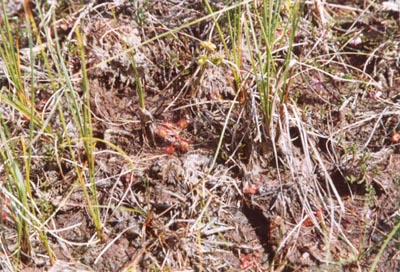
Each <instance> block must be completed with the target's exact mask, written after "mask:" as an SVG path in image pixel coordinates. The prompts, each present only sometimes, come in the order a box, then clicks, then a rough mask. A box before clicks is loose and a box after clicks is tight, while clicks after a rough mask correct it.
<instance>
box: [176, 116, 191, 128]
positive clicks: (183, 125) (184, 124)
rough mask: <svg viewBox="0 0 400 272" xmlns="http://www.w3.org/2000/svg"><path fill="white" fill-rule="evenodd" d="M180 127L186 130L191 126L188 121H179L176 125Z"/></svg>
mask: <svg viewBox="0 0 400 272" xmlns="http://www.w3.org/2000/svg"><path fill="white" fill-rule="evenodd" d="M176 124H177V125H178V127H180V128H181V129H186V128H187V127H188V126H189V121H188V120H187V119H184V118H182V119H179V121H178V122H177V123H176Z"/></svg>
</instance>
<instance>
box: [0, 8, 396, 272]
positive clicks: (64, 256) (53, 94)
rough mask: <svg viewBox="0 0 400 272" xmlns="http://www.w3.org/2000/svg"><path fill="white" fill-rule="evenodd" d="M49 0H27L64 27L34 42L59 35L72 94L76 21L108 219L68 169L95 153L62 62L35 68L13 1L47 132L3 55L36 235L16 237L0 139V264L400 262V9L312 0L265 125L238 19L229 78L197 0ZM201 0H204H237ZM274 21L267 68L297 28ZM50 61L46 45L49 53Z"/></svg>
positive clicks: (77, 62)
mask: <svg viewBox="0 0 400 272" xmlns="http://www.w3.org/2000/svg"><path fill="white" fill-rule="evenodd" d="M26 2H29V1H26ZM39 2H40V1H39ZM48 2H49V4H45V3H40V4H39V3H36V4H35V3H31V5H30V9H31V10H32V12H33V13H34V15H37V14H39V13H40V12H46V11H49V10H51V9H53V8H54V9H55V10H56V12H55V16H56V18H55V21H54V22H55V30H54V31H55V32H57V36H56V37H55V36H47V38H49V37H51V38H52V39H53V40H44V43H43V44H44V46H43V47H44V52H46V54H52V50H51V48H52V47H53V46H55V45H53V43H54V44H55V43H59V44H60V45H61V53H62V57H63V58H64V60H65V63H66V64H67V65H68V67H67V69H68V72H69V74H70V75H71V82H72V85H71V87H73V89H74V92H75V95H76V96H77V97H78V98H77V99H76V100H74V101H78V103H80V105H81V106H82V105H84V103H85V98H84V97H85V91H84V88H83V87H82V84H83V83H82V78H84V74H83V73H82V67H83V65H82V58H81V57H80V55H79V54H80V53H79V49H78V47H79V41H78V40H77V32H76V29H77V28H78V29H80V34H81V36H82V41H83V45H84V51H85V59H86V63H85V65H84V66H85V67H86V69H87V77H88V90H89V94H90V97H89V100H88V101H89V104H90V111H91V128H92V133H93V138H94V139H98V140H96V141H93V143H95V144H93V145H94V158H95V169H94V170H95V171H94V180H95V186H96V188H97V190H96V194H97V199H98V204H96V205H97V206H96V205H95V207H97V208H99V210H100V220H101V225H102V227H103V234H102V235H103V237H99V232H96V226H95V225H94V223H93V216H92V214H91V211H90V210H89V208H90V207H88V204H87V200H86V198H85V192H84V190H83V189H82V187H81V186H79V183H78V180H79V178H80V177H79V175H80V174H77V173H81V174H82V175H83V178H84V180H86V181H88V180H89V170H88V169H89V166H88V164H89V163H90V159H88V157H89V155H88V154H87V152H86V150H87V149H85V147H84V145H83V142H84V141H85V140H82V139H81V140H80V137H81V136H80V134H79V131H78V129H77V128H76V124H75V123H74V122H73V116H74V115H73V113H71V112H70V109H71V108H70V107H69V105H68V103H70V100H68V99H64V96H66V95H67V93H68V91H67V89H68V86H67V84H66V83H65V81H64V79H63V78H62V77H61V76H60V74H59V73H58V74H57V73H55V75H56V78H55V79H54V81H53V83H54V82H56V84H55V85H54V84H53V86H52V85H51V84H52V81H51V80H50V79H49V74H48V73H47V72H46V70H45V69H43V66H44V62H43V59H41V57H40V55H39V52H40V48H35V50H34V52H37V55H35V56H34V57H35V61H34V62H35V67H34V68H35V69H37V72H36V73H35V78H34V83H32V82H31V78H30V76H29V71H30V68H31V67H30V63H29V58H30V57H31V56H30V55H29V54H30V50H29V44H28V40H27V35H28V34H27V33H18V30H17V26H18V24H23V22H24V21H23V20H24V14H25V13H24V11H23V9H22V7H21V8H20V9H18V7H13V10H12V11H9V12H10V14H9V17H10V21H11V22H12V23H13V25H12V27H14V29H13V31H14V32H15V33H16V34H17V36H19V54H20V56H21V66H22V68H23V69H22V71H23V72H24V73H26V74H24V77H23V78H24V83H25V87H26V89H27V90H28V91H27V94H29V88H33V89H34V92H35V97H34V101H33V102H34V103H33V104H34V105H32V106H34V107H35V108H36V110H37V112H38V113H39V118H40V119H41V120H47V122H48V125H49V127H51V132H50V131H47V130H46V131H45V130H40V129H39V128H38V130H34V135H33V139H32V137H31V138H29V137H28V136H29V133H30V126H31V123H32V122H30V121H29V120H32V119H29V118H27V116H26V113H25V114H24V113H23V112H21V111H19V110H18V108H17V107H15V106H13V104H10V103H7V101H8V100H4V97H15V96H16V92H15V91H14V88H15V85H14V84H13V83H12V82H10V77H9V75H8V72H7V69H6V68H4V69H3V72H2V74H0V75H1V78H0V83H1V86H2V89H1V90H2V91H1V92H2V93H1V95H2V98H3V99H2V101H1V104H0V113H1V118H2V120H3V123H2V126H3V127H7V128H8V131H9V141H13V142H14V144H15V150H14V151H13V152H14V157H15V159H16V160H17V161H18V162H19V163H20V164H21V165H22V166H24V167H26V166H27V165H26V164H24V155H26V153H24V148H25V147H24V146H23V145H24V144H23V142H24V141H22V140H20V138H21V139H22V138H26V139H30V140H26V143H27V142H29V143H30V144H31V148H32V158H31V163H30V170H29V172H27V171H23V173H30V176H29V177H27V178H28V180H29V183H30V185H31V191H32V193H31V195H30V196H29V203H30V205H32V206H33V207H34V210H35V211H36V214H35V218H37V219H38V220H39V222H40V224H36V223H35V222H29V225H32V226H34V227H32V228H31V230H30V233H29V234H26V235H28V236H29V241H30V250H28V251H25V252H24V249H23V248H22V249H21V248H18V240H17V237H18V235H17V230H16V228H17V226H18V225H16V223H15V217H16V215H15V207H14V206H13V205H14V204H13V201H14V199H13V198H12V194H11V193H10V192H12V190H11V189H10V187H9V185H7V186H8V187H7V186H6V182H5V180H6V177H7V176H8V175H10V173H9V172H7V170H6V169H7V167H6V166H5V165H6V164H7V163H8V162H7V160H6V158H5V157H4V156H3V158H2V159H3V160H2V166H1V168H0V177H1V186H2V191H1V199H2V202H1V207H2V216H1V236H2V237H1V238H2V239H1V243H0V245H1V251H2V253H1V254H0V261H1V263H0V267H1V270H4V271H7V270H13V269H15V268H17V267H18V268H19V269H21V270H23V271H36V270H35V269H48V270H49V271H67V270H66V269H68V271H341V270H346V271H347V270H348V271H368V270H369V269H370V268H371V266H372V265H373V262H374V260H375V259H376V260H378V261H379V263H378V264H379V269H378V270H379V271H396V270H398V269H399V258H400V254H399V253H400V252H399V241H398V239H399V235H398V233H397V234H396V235H394V236H393V237H392V239H390V241H389V242H388V244H387V245H386V246H385V247H383V242H384V240H385V238H386V237H387V235H388V234H389V233H390V232H391V231H392V230H393V229H394V228H395V227H396V225H398V222H399V218H400V215H399V214H398V213H399V182H400V181H399V173H400V161H399V160H400V155H399V154H400V141H399V133H400V95H399V91H398V85H399V84H400V36H399V24H400V21H399V13H398V12H393V11H387V10H382V8H381V7H382V3H379V2H378V1H333V2H336V3H325V4H323V3H322V2H324V1H306V3H305V4H304V6H303V10H302V13H301V17H300V21H299V25H298V28H297V31H296V34H295V37H294V38H295V40H294V42H295V43H294V46H293V52H292V54H293V58H292V59H293V60H295V61H294V62H293V63H292V66H291V71H290V78H289V79H287V80H288V82H290V84H288V86H287V90H288V97H286V99H285V100H279V99H276V97H277V94H276V93H274V92H271V98H275V100H274V101H275V102H274V103H273V109H272V118H271V124H270V125H267V124H266V122H265V116H264V114H265V112H263V111H262V110H261V106H260V93H259V92H258V90H257V80H258V79H259V78H258V77H260V75H256V74H254V73H253V72H252V69H251V67H252V60H251V54H252V52H251V50H255V49H254V48H250V47H249V46H248V44H246V43H245V37H244V36H243V40H242V41H243V44H242V45H241V46H240V55H241V61H240V63H241V67H239V69H240V78H241V85H240V86H241V87H240V89H239V90H238V85H237V81H236V78H235V77H236V76H237V74H235V70H234V69H232V64H231V63H230V62H229V61H227V58H228V56H227V55H226V51H225V50H224V48H223V46H222V41H221V36H220V35H218V34H217V31H216V25H215V21H214V20H213V18H212V17H211V16H209V12H208V11H207V8H205V4H204V2H203V1H200V0H190V1H189V0H188V1H173V0H168V1H153V0H147V1H108V2H107V1H90V3H89V1H66V2H65V1H57V2H58V5H57V6H52V4H51V3H50V2H53V1H48ZM82 2H85V3H82ZM210 2H211V7H212V9H213V10H215V11H217V10H222V9H223V8H225V7H229V6H231V5H232V3H225V2H230V1H210ZM250 2H253V1H250ZM258 2H260V1H254V3H252V4H255V5H257V3H258ZM311 2H312V3H311ZM285 3H286V2H285ZM246 12H248V10H245V9H244V8H243V14H246ZM49 14H50V11H49ZM206 16H208V17H206ZM246 16H256V15H254V14H246ZM281 16H282V18H285V16H286V13H285V11H284V10H283V11H282V14H281ZM205 17H206V18H205ZM216 17H217V20H218V21H219V24H220V26H222V27H224V26H225V25H226V24H228V19H227V15H226V13H225V12H221V13H218V14H217V15H216ZM39 18H40V17H39V16H35V19H36V20H37V22H36V23H37V25H38V27H39V31H44V30H43V29H44V28H45V26H44V25H43V24H45V22H43V21H40V20H39ZM201 18H205V19H201ZM242 18H245V16H244V15H243V17H242ZM48 19H49V22H51V19H50V18H48ZM200 19H201V20H200ZM192 22H196V23H192ZM185 24H189V25H187V27H182V26H185ZM171 30H172V31H171ZM278 30H279V31H280V32H281V33H280V36H279V35H278V38H277V41H279V42H277V43H276V45H275V48H274V49H275V50H274V55H273V56H274V58H275V59H276V64H277V71H278V72H277V74H279V73H280V72H282V71H279V66H280V65H282V64H283V62H284V58H285V54H286V53H287V50H288V48H287V47H286V45H287V41H288V39H289V38H288V37H289V35H290V29H286V28H282V29H278ZM168 31H169V34H168V35H165V34H164V33H166V32H168ZM222 31H228V29H223V30H222ZM257 31H259V30H257ZM242 34H243V35H244V33H242ZM258 34H260V33H258ZM278 34H279V33H278ZM205 41H211V43H204V42H205ZM3 42H4V41H3ZM35 42H36V43H37V46H38V47H39V46H40V45H39V42H38V41H35ZM225 42H226V43H227V44H228V46H232V43H233V42H234V41H232V40H226V41H225ZM214 46H215V47H214ZM131 48H134V50H133V49H131ZM36 49H37V50H36ZM261 51H262V50H261ZM202 61H203V62H202ZM204 62H206V63H204ZM0 64H1V66H2V67H5V65H4V62H3V63H0ZM57 65H58V64H57V63H55V62H54V58H52V61H51V62H50V66H51V67H52V69H54V70H57V69H58V68H57ZM261 76H262V75H261ZM267 80H271V81H274V80H279V78H270V79H267ZM278 83H279V82H278ZM54 86H56V87H57V88H56V89H53V87H54ZM274 86H279V84H276V85H274ZM138 89H142V90H143V92H144V104H141V98H140V96H139V95H138V93H139V92H138ZM86 106H87V104H86ZM82 107H85V106H82ZM56 109H57V110H56ZM59 109H62V111H63V112H64V114H65V120H62V118H61V117H60V114H59V111H58V110H59ZM28 116H29V115H28ZM62 122H65V124H66V128H67V130H65V129H64V130H63V126H62ZM66 135H68V136H69V137H70V138H71V139H73V141H71V143H72V146H71V147H72V149H69V148H67V143H68V141H67V139H66V137H67V136H66ZM3 145H4V143H2V146H3ZM72 153H73V154H74V155H72ZM77 168H79V169H80V170H81V171H78V172H77V170H76V169H77ZM7 184H8V183H7ZM87 184H88V185H87V186H86V187H87V188H89V187H90V186H91V185H90V183H89V182H87ZM29 218H31V217H29ZM29 218H28V219H29ZM29 220H31V219H29ZM38 228H42V230H43V233H45V235H46V236H47V237H48V240H49V241H48V242H49V246H50V248H51V252H53V254H54V257H52V256H50V255H51V254H49V253H48V252H49V251H47V250H46V248H45V246H44V245H43V240H42V239H41V237H39V234H38V232H37V229H38ZM397 228H398V226H397ZM381 248H382V249H383V251H382V252H380V249H381ZM16 252H20V253H21V252H22V255H23V258H21V260H22V261H23V262H22V263H19V262H18V260H17V258H16V256H19V255H18V254H16ZM378 252H380V253H379V254H380V255H378Z"/></svg>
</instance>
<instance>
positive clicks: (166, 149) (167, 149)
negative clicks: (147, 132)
mask: <svg viewBox="0 0 400 272" xmlns="http://www.w3.org/2000/svg"><path fill="white" fill-rule="evenodd" d="M164 153H165V154H168V155H173V154H174V153H175V147H174V146H173V145H169V146H167V147H164Z"/></svg>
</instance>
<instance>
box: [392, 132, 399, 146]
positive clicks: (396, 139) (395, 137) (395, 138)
mask: <svg viewBox="0 0 400 272" xmlns="http://www.w3.org/2000/svg"><path fill="white" fill-rule="evenodd" d="M390 140H391V141H392V142H393V143H395V144H398V143H400V132H395V133H393V134H392V136H391V137H390Z"/></svg>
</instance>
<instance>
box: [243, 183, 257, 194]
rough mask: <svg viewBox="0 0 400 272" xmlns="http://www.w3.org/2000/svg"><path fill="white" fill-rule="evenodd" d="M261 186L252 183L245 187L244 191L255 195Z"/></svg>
mask: <svg viewBox="0 0 400 272" xmlns="http://www.w3.org/2000/svg"><path fill="white" fill-rule="evenodd" d="M258 188H259V186H257V185H254V184H251V185H249V186H247V187H245V188H244V189H243V193H245V194H248V195H255V194H257V192H258Z"/></svg>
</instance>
